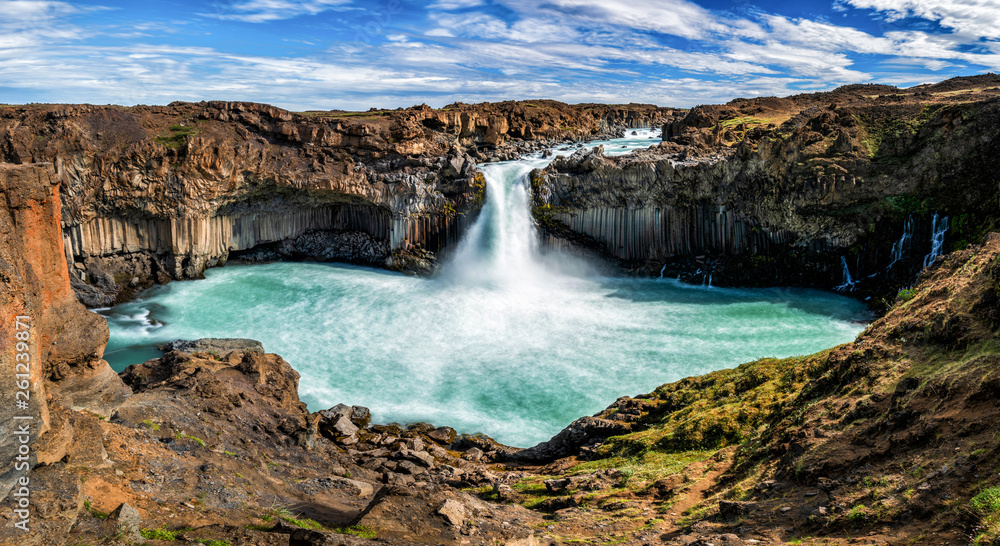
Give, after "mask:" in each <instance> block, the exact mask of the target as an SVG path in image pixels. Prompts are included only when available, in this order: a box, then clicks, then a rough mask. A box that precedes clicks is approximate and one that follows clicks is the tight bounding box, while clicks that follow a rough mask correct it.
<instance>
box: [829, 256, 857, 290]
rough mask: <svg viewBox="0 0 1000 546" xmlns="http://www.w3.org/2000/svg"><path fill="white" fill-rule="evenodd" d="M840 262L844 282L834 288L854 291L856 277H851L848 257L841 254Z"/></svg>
mask: <svg viewBox="0 0 1000 546" xmlns="http://www.w3.org/2000/svg"><path fill="white" fill-rule="evenodd" d="M840 264H841V266H842V269H841V272H842V274H843V283H842V284H841V285H840V286H838V287H836V288H834V290H837V291H844V290H847V291H848V292H850V291H853V290H854V283H855V281H854V278H853V277H851V268H849V267H847V259H846V258H844V257H843V256H841V257H840Z"/></svg>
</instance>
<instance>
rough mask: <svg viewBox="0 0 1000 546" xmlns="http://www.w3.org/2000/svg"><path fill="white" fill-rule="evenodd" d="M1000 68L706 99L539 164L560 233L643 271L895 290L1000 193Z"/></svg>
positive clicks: (983, 220)
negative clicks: (655, 135)
mask: <svg viewBox="0 0 1000 546" xmlns="http://www.w3.org/2000/svg"><path fill="white" fill-rule="evenodd" d="M998 85H1000V77H998V76H995V75H985V76H977V77H973V78H958V79H955V80H949V81H946V82H942V83H939V84H935V85H924V86H918V87H915V88H910V89H899V88H895V87H891V86H879V85H853V86H847V87H843V88H840V89H837V90H835V91H832V92H828V93H816V94H810V95H797V96H793V97H788V98H765V99H752V100H744V99H737V100H734V101H732V102H730V103H728V104H726V105H721V106H699V107H697V108H694V109H692V110H691V111H690V112H688V113H687V114H686V115H685V116H684V117H683V118H681V119H677V120H675V121H673V122H671V123H668V124H666V125H665V126H664V127H663V142H662V144H660V145H659V146H658V147H655V148H651V149H650V150H648V151H645V152H642V153H637V154H631V155H628V156H621V157H614V158H611V157H604V156H603V155H602V154H601V153H599V152H594V153H586V152H582V151H581V152H578V153H576V154H574V155H572V156H570V157H567V158H565V159H558V158H557V160H556V161H554V162H552V164H551V165H550V166H549V167H548V168H547V169H545V170H544V171H539V172H536V173H534V174H533V177H532V187H533V190H534V195H535V209H534V212H535V216H536V218H537V219H538V220H539V222H540V223H541V225H542V226H543V227H544V228H545V231H546V233H547V234H548V235H549V240H550V242H551V243H552V244H554V245H556V246H565V245H566V244H567V241H571V242H575V243H577V244H582V245H584V246H589V247H590V248H592V249H597V250H598V251H599V252H600V253H602V254H604V255H605V256H608V257H610V258H613V259H615V260H618V261H620V262H621V263H623V264H624V265H625V266H626V267H628V268H631V269H635V270H638V271H640V272H644V273H646V274H663V275H666V276H671V277H676V276H680V277H681V278H684V279H686V280H689V281H691V282H695V283H705V282H708V280H709V279H710V278H711V279H712V281H713V282H715V283H716V284H728V285H742V286H746V285H762V284H763V285H785V286H787V285H802V286H817V287H823V288H832V287H836V286H839V287H840V289H841V290H843V291H845V292H852V293H854V294H855V295H859V296H865V297H868V296H886V295H889V296H894V295H895V290H896V289H897V288H898V287H899V286H901V285H907V284H909V283H910V282H912V279H913V276H914V275H915V274H916V272H917V271H919V270H920V269H921V268H922V267H923V266H925V265H926V264H927V262H928V261H931V260H933V259H934V258H935V257H936V256H938V255H940V254H941V252H942V250H943V249H942V244H945V245H949V244H952V243H954V244H955V245H956V246H955V247H956V248H957V247H961V246H963V245H964V244H967V243H969V242H970V241H978V240H979V239H980V238H981V237H982V235H983V234H984V233H985V231H986V230H988V228H989V226H990V225H992V220H991V219H992V218H994V217H995V212H996V208H997V206H998V197H997V182H996V175H995V173H996V172H997V169H998V167H1000V165H998V164H997V158H998V157H1000V132H998V129H997V127H998V124H997V120H998V118H1000V100H998V96H1000V91H998V89H997V87H996V86H998Z"/></svg>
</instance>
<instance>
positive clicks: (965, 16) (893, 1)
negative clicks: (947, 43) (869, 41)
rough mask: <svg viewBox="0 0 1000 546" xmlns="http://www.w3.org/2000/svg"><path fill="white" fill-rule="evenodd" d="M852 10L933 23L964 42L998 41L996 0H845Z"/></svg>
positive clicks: (999, 4) (999, 28)
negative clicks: (966, 40)
mask: <svg viewBox="0 0 1000 546" xmlns="http://www.w3.org/2000/svg"><path fill="white" fill-rule="evenodd" d="M847 1H848V2H849V3H850V4H851V5H852V6H854V7H856V8H863V9H872V10H875V11H878V12H881V13H883V14H884V16H885V18H886V20H887V21H898V20H900V19H903V18H905V17H919V18H921V19H927V20H930V21H936V22H938V23H939V24H940V25H941V26H943V27H945V28H950V29H952V30H954V31H955V33H956V34H958V35H961V36H964V37H966V38H968V39H978V38H988V39H997V38H1000V1H997V0H847Z"/></svg>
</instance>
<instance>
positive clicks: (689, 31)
mask: <svg viewBox="0 0 1000 546" xmlns="http://www.w3.org/2000/svg"><path fill="white" fill-rule="evenodd" d="M499 2H500V3H502V4H504V5H506V6H507V7H509V8H511V9H513V10H515V11H517V12H519V13H521V14H528V15H537V16H542V17H543V18H547V19H551V18H555V19H562V20H568V21H576V22H579V23H583V22H586V23H587V24H598V25H605V24H610V25H617V26H624V27H627V28H632V29H636V30H646V31H655V32H661V33H664V34H671V35H674V36H681V37H684V38H701V37H703V36H705V35H706V33H708V32H710V31H716V32H718V31H722V30H724V27H723V26H722V25H720V24H719V23H718V21H717V18H716V16H715V15H713V14H712V12H710V11H708V10H706V9H705V8H702V7H701V6H699V5H697V4H694V3H692V2H688V1H686V0H548V1H546V2H536V1H535V0H499Z"/></svg>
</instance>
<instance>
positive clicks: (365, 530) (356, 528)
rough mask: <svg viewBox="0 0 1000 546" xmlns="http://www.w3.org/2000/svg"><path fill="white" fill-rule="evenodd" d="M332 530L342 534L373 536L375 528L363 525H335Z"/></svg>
mask: <svg viewBox="0 0 1000 546" xmlns="http://www.w3.org/2000/svg"><path fill="white" fill-rule="evenodd" d="M334 531H336V532H337V533H340V534H342V535H354V536H356V537H360V538H375V536H376V533H375V529H372V528H371V527H366V526H364V525H351V526H349V527H336V528H334Z"/></svg>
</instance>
